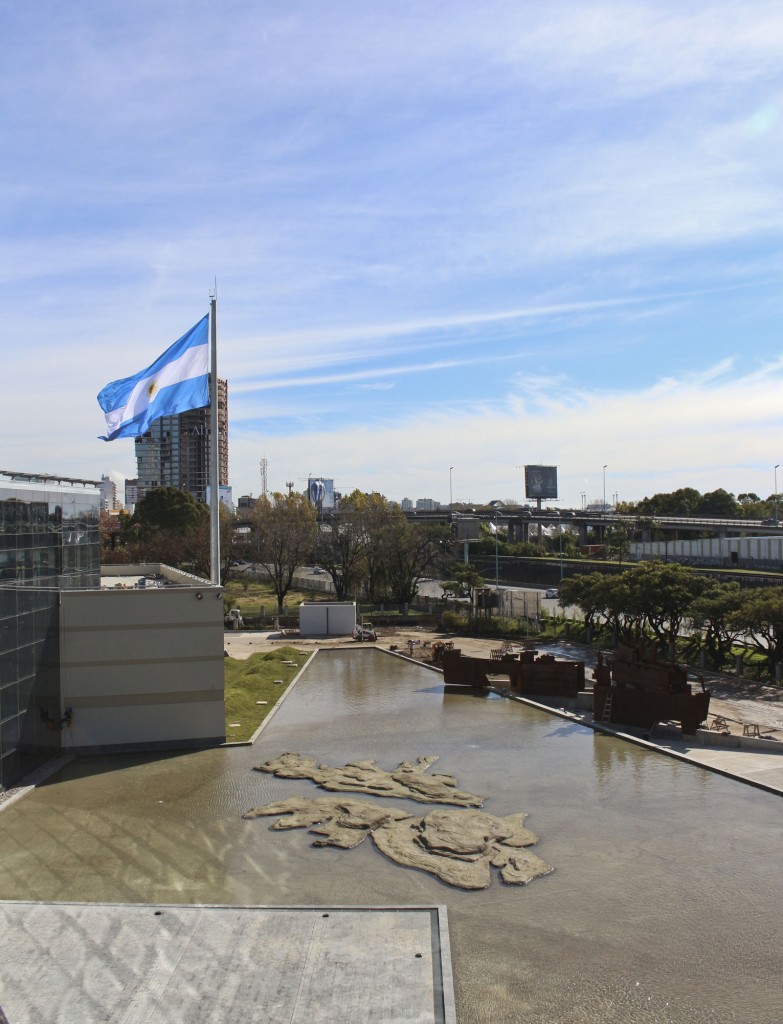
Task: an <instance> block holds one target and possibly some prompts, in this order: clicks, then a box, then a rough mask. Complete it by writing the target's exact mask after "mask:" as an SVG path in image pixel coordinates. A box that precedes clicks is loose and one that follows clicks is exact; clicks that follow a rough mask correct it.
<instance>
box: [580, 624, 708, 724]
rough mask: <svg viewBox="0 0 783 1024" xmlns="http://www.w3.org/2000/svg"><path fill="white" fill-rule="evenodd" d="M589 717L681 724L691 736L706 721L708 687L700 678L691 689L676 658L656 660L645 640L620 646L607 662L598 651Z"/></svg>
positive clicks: (602, 719)
mask: <svg viewBox="0 0 783 1024" xmlns="http://www.w3.org/2000/svg"><path fill="white" fill-rule="evenodd" d="M593 678H594V680H595V683H594V686H593V718H594V719H595V721H596V722H607V723H612V724H618V725H633V726H637V727H639V728H642V729H652V728H653V726H655V725H656V724H657V723H658V722H679V723H680V726H681V728H682V731H683V733H685V734H686V735H693V734H694V733H695V732H696V730H697V729H698V728H699V726H700V725H701V724H702V722H704V721H706V719H707V714H708V712H709V707H710V690H708V689H707V688H706V687H705V685H704V680H703V679H702V678H701V677H699V683H700V685H701V689H700V690H698V691H696V692H694V691H693V689H692V688H691V685H690V683H689V682H688V671H687V669H685V668H682V667H681V666H680V665H676V664H675V663H674V662H659V661H658V655H657V652H656V649H655V645H654V644H653V643H652V642H651V641H649V640H640V641H638V642H637V643H636V644H622V645H620V646H619V647H618V648H617V650H616V651H615V652H614V655H613V656H612V658H611V659H609V660H608V661H604V659H603V656H602V655H601V654H599V655H598V664H597V665H596V667H595V669H594V670H593Z"/></svg>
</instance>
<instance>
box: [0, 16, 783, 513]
mask: <svg viewBox="0 0 783 1024" xmlns="http://www.w3.org/2000/svg"><path fill="white" fill-rule="evenodd" d="M4 30H5V31H4V37H3V40H2V41H0V53H2V58H3V59H2V61H0V75H1V76H2V82H3V86H4V88H3V90H2V96H3V100H2V103H3V117H4V123H5V125H6V137H5V143H6V144H5V147H4V150H5V152H4V161H3V170H2V179H3V184H4V189H3V193H2V198H0V204H1V205H0V211H2V217H3V224H4V232H3V238H4V242H3V246H2V249H1V250H0V252H2V258H3V270H4V276H5V280H6V291H7V303H6V316H5V325H4V326H5V330H4V332H3V341H2V351H3V361H4V367H5V370H6V372H5V374H4V386H3V389H2V397H3V402H2V410H3V411H2V420H0V422H2V425H3V428H4V432H5V436H6V438H11V437H12V438H13V442H10V441H8V440H7V441H6V446H7V450H6V463H7V465H9V466H11V468H17V469H20V470H25V471H28V472H41V473H47V472H59V473H63V474H69V475H72V476H74V477H93V478H95V479H96V480H97V479H100V477H101V475H102V474H104V473H108V474H110V475H111V476H112V477H113V478H114V479H117V480H119V479H121V478H123V477H131V478H132V477H134V476H135V475H136V474H135V458H134V445H133V442H132V441H128V440H122V441H115V442H112V443H111V444H108V445H107V444H105V443H103V442H101V441H99V440H98V439H97V438H98V435H99V434H100V433H101V432H102V430H103V427H104V424H103V417H102V416H101V413H100V409H99V408H98V405H97V402H96V400H95V396H96V394H97V392H98V391H99V390H100V388H101V387H102V386H103V385H104V384H105V382H106V381H107V380H113V379H116V378H118V377H122V376H125V375H127V374H129V373H132V372H134V371H136V370H137V369H138V367H139V366H144V365H147V363H149V362H150V360H152V359H154V358H155V357H156V356H157V355H159V353H160V352H161V351H163V349H164V348H165V347H166V346H168V345H170V344H171V343H172V342H173V341H174V340H175V339H176V338H178V337H180V335H181V334H182V332H183V331H184V330H186V329H187V327H188V326H189V325H190V324H192V323H194V322H195V321H196V320H197V319H198V318H199V317H200V316H203V314H204V313H205V312H206V311H207V308H208V299H209V291H210V289H211V288H213V287H214V283H215V279H217V290H218V300H219V301H218V338H219V346H220V348H219V364H218V372H219V375H220V377H221V378H225V379H227V380H228V381H229V388H230V395H231V397H230V405H229V424H230V446H231V465H230V481H229V482H230V483H231V485H232V487H233V491H234V496H235V497H237V496H238V495H240V494H246V493H252V494H258V493H259V492H260V490H261V476H260V472H259V463H260V461H261V459H262V458H266V459H267V460H268V483H269V489H270V490H281V491H282V490H285V487H286V483H287V481H293V482H294V484H295V487H296V489H297V490H304V489H305V488H306V481H307V478H308V477H310V476H320V475H322V476H324V477H328V478H333V479H334V481H335V487H336V489H337V490H338V491H342V492H346V491H349V490H351V489H353V488H354V487H358V488H360V489H361V490H364V491H369V490H379V491H382V492H383V493H384V494H386V496H387V497H389V498H390V499H392V500H396V501H400V500H401V499H402V498H403V497H409V498H411V499H412V500H413V501H414V502H415V501H416V499H417V498H420V497H432V498H434V499H435V500H437V501H440V502H441V503H442V504H448V501H449V497H450V494H453V498H454V501H455V502H456V501H460V500H466V501H471V502H477V501H481V500H491V499H495V498H497V499H503V498H516V499H518V500H524V479H523V468H522V467H523V466H524V465H525V464H534V463H541V464H549V465H557V466H558V477H559V493H560V496H561V497H560V502H559V504H560V505H561V506H570V507H573V508H579V507H580V506H581V503H582V497H581V495H582V494H583V493H584V494H586V495H587V498H586V500H587V501H588V502H590V501H593V500H602V497H603V494H604V493H605V494H606V496H607V499H609V498H611V497H613V496H614V495H615V494H618V495H619V498H620V500H638V499H640V498H642V497H644V496H645V495H650V494H653V493H656V492H660V491H671V490H675V489H676V488H678V487H683V486H692V487H695V488H697V489H698V490H700V491H702V492H706V491H711V490H715V489H716V488H719V487H724V488H726V489H727V490H730V491H733V492H734V493H741V492H743V491H753V492H756V493H758V494H759V495H760V496H761V497H766V496H767V495H769V494H771V493H772V492H773V487H774V483H773V479H774V476H773V467H776V466H778V465H779V464H780V463H781V462H783V453H781V448H783V438H781V433H780V426H781V415H780V400H779V394H780V390H781V385H783V344H782V343H781V341H782V339H781V324H782V323H783V299H782V298H781V295H780V288H779V284H778V281H779V277H780V267H781V234H782V233H783V212H782V211H783V203H781V188H782V186H781V181H782V180H783V175H782V174H781V171H783V166H782V165H783V147H781V145H780V140H781V132H783V119H781V118H780V110H781V97H782V96H783V70H781V68H780V61H779V53H780V50H781V46H782V45H783V15H781V12H780V9H779V6H778V5H776V4H774V3H771V2H766V0H751V2H749V3H743V4H742V5H739V4H736V3H732V2H720V0H717V2H710V3H706V2H705V3H698V2H697V3H695V4H693V5H690V6H689V7H688V9H687V11H683V9H682V7H681V5H678V4H675V3H673V2H662V3H657V4H654V5H652V4H645V3H639V2H630V3H619V4H618V3H608V2H607V3H601V2H597V3H592V4H590V5H589V6H588V7H585V5H582V4H577V3H574V2H561V3H554V4H551V5H548V6H547V7H546V9H543V8H541V7H540V5H534V4H531V3H522V4H519V5H508V4H507V3H503V2H499V0H498V2H490V4H489V6H488V7H487V6H484V7H482V8H481V9H480V10H479V9H477V8H475V6H474V5H470V4H467V3H466V2H464V0H454V2H450V3H449V4H445V3H442V2H435V3H433V4H431V5H427V6H426V7H425V8H422V7H421V6H420V5H415V4H412V3H408V2H402V3H400V4H397V5H394V6H393V7H380V6H378V7H371V6H366V7H361V8H357V7H356V6H355V5H349V4H345V3H341V2H337V3H335V4H332V5H329V7H328V8H324V7H323V5H320V4H316V3H312V2H303V0H293V2H292V3H290V4H288V5H286V8H285V10H281V9H280V8H279V6H278V5H274V4H271V3H268V2H262V3H260V4H257V5H253V6H252V7H250V6H248V5H243V4H240V3H235V2H232V3H229V5H228V7H227V8H226V7H223V8H221V9H219V10H218V9H215V8H214V7H213V6H211V5H208V4H206V3H202V2H187V3H185V4H183V5H178V6H177V7H176V8H173V9H167V8H161V7H160V5H156V4H152V3H150V2H149V0H140V3H139V4H138V5H135V6H134V7H133V9H121V8H114V7H111V8H107V7H106V5H103V4H99V3H97V2H96V0H88V2H87V3H85V4H82V5H79V7H78V8H72V9H71V8H63V7H62V6H61V5H58V4H55V3H53V2H51V0H48V2H44V4H43V5H38V6H37V7H36V8H35V9H33V8H24V7H17V8H16V9H13V10H11V11H9V12H8V17H7V19H6V22H5V24H4ZM604 467H606V469H605V471H604Z"/></svg>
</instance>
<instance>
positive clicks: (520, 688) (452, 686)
mask: <svg viewBox="0 0 783 1024" xmlns="http://www.w3.org/2000/svg"><path fill="white" fill-rule="evenodd" d="M440 663H441V665H442V666H443V681H444V683H445V685H446V691H447V692H458V691H459V690H460V689H466V688H470V689H486V688H488V687H490V686H495V687H497V686H502V685H503V683H502V682H500V681H499V680H497V679H495V680H494V681H492V680H490V678H489V677H490V676H493V677H497V676H507V677H508V687H507V688H508V689H509V690H511V691H512V692H513V693H518V694H521V695H526V696H533V695H537V696H540V697H576V695H577V694H578V693H579V691H580V690H584V686H585V666H584V662H581V661H558V660H557V659H556V658H555V656H554V655H552V654H541V655H539V654H538V652H537V651H534V650H523V651H520V652H518V653H514V652H513V651H511V650H509V649H508V647H504V648H498V650H496V651H492V652H491V654H490V657H489V658H472V657H467V656H465V655H463V654H462V652H461V651H460V650H452V651H443V653H442V655H441V658H440Z"/></svg>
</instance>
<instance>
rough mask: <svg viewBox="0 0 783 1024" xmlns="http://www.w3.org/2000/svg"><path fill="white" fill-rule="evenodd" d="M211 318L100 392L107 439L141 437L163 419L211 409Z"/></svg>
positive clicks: (204, 320)
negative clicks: (153, 360) (195, 410)
mask: <svg viewBox="0 0 783 1024" xmlns="http://www.w3.org/2000/svg"><path fill="white" fill-rule="evenodd" d="M208 335H209V316H205V317H204V319H203V320H199V322H198V323H197V324H196V326H195V327H191V329H190V330H189V331H188V332H187V334H183V335H182V337H181V338H180V339H179V341H175V342H174V344H173V345H172V346H171V348H168V349H166V351H165V352H164V353H163V355H162V356H159V358H158V359H156V360H155V362H154V363H153V364H152V365H151V366H148V367H147V368H146V369H145V370H141V371H140V372H139V373H137V374H134V376H133V377H124V378H123V379H122V380H114V381H112V382H111V384H107V385H106V387H105V388H104V389H103V390H102V391H101V392H100V393H99V394H98V404H99V405H100V407H101V409H103V411H104V413H105V414H106V428H107V433H106V436H105V437H103V436H102V437H101V440H102V441H114V440H115V438H118V437H138V436H139V435H140V434H143V433H144V432H145V431H146V430H147V428H148V427H149V425H150V423H152V422H153V421H154V420H157V419H160V417H161V416H176V415H177V414H178V413H181V412H187V411H188V410H189V409H201V408H202V407H203V406H205V405H209V336H208Z"/></svg>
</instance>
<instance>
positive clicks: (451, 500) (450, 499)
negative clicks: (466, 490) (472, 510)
mask: <svg viewBox="0 0 783 1024" xmlns="http://www.w3.org/2000/svg"><path fill="white" fill-rule="evenodd" d="M453 469H454V467H453V466H449V508H451V507H452V506H453V504H454V496H453V491H452V489H451V473H452V470H453Z"/></svg>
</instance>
